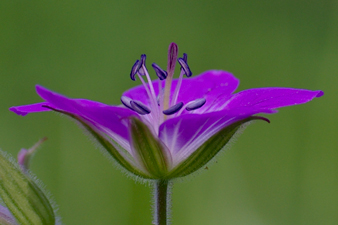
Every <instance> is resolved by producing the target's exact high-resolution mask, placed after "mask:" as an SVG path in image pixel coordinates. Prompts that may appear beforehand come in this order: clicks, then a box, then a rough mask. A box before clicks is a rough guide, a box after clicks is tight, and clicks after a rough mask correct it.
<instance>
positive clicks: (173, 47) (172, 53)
mask: <svg viewBox="0 0 338 225" xmlns="http://www.w3.org/2000/svg"><path fill="white" fill-rule="evenodd" d="M177 55H178V46H177V44H176V43H174V42H173V43H171V44H170V45H169V49H168V66H167V73H168V76H167V79H166V81H165V88H164V97H163V109H164V110H166V109H168V108H169V107H170V90H171V83H172V80H173V76H174V71H175V66H176V60H177Z"/></svg>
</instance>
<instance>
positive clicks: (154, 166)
mask: <svg viewBox="0 0 338 225" xmlns="http://www.w3.org/2000/svg"><path fill="white" fill-rule="evenodd" d="M130 135H131V141H132V146H133V148H134V151H135V154H136V157H137V158H138V160H139V161H140V162H141V163H142V164H143V166H144V167H145V169H146V170H147V171H148V172H149V174H151V176H152V178H153V179H159V178H163V177H165V176H166V175H167V173H168V167H169V164H170V155H168V154H169V151H168V150H167V149H165V146H164V145H163V144H162V143H161V142H160V140H159V139H158V138H156V137H155V136H154V135H153V133H152V132H151V130H150V129H149V128H148V126H147V125H146V124H144V123H143V122H141V121H140V120H139V119H137V118H135V117H131V118H130Z"/></svg>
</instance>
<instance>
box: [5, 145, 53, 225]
mask: <svg viewBox="0 0 338 225" xmlns="http://www.w3.org/2000/svg"><path fill="white" fill-rule="evenodd" d="M8 158H9V157H8V156H7V155H6V154H5V153H4V152H2V151H0V196H1V198H2V200H3V202H4V203H5V204H6V206H7V208H8V209H9V210H10V211H11V213H12V215H13V216H14V217H15V219H16V220H17V222H18V223H19V224H20V225H54V224H55V214H54V211H53V208H52V206H51V204H50V202H49V201H48V199H47V197H46V196H45V195H44V193H43V192H42V190H41V189H40V188H39V187H38V186H37V185H36V184H35V183H34V181H33V180H32V179H31V178H30V177H29V176H28V175H27V174H24V173H23V172H22V171H21V169H20V167H19V165H17V164H16V163H14V162H13V160H12V161H11V160H10V159H8Z"/></svg>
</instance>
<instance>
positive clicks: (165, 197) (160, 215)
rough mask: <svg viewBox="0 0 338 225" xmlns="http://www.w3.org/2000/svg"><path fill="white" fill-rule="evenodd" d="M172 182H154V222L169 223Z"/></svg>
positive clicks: (162, 224) (156, 224)
mask: <svg viewBox="0 0 338 225" xmlns="http://www.w3.org/2000/svg"><path fill="white" fill-rule="evenodd" d="M170 197H171V182H170V181H168V180H157V181H155V183H154V224H155V225H169V224H170V222H169V214H170V206H171V199H170Z"/></svg>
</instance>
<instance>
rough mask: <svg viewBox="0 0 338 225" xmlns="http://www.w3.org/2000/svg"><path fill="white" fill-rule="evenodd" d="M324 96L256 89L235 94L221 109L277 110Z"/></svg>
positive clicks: (299, 91)
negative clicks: (252, 108) (253, 108)
mask: <svg viewBox="0 0 338 225" xmlns="http://www.w3.org/2000/svg"><path fill="white" fill-rule="evenodd" d="M323 94H324V92H323V91H310V90H304V89H294V88H255V89H248V90H244V91H241V92H239V93H236V94H234V95H233V96H232V97H231V98H230V99H229V100H228V101H227V102H225V103H224V104H223V106H222V107H220V108H222V109H229V110H230V109H234V108H238V107H255V108H261V109H276V108H280V107H285V106H291V105H298V104H303V103H306V102H309V101H311V100H312V99H314V98H318V97H321V96H322V95H323Z"/></svg>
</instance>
